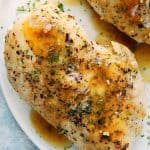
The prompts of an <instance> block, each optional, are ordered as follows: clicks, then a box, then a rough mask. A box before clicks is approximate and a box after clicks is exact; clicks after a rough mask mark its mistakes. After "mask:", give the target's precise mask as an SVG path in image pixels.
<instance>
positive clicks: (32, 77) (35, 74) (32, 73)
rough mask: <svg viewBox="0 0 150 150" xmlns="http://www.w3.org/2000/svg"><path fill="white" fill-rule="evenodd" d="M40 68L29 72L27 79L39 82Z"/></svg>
mask: <svg viewBox="0 0 150 150" xmlns="http://www.w3.org/2000/svg"><path fill="white" fill-rule="evenodd" d="M40 74H41V71H40V70H34V71H30V72H28V73H27V80H28V81H30V82H39V75H40Z"/></svg>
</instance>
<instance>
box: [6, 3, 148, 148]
mask: <svg viewBox="0 0 150 150" xmlns="http://www.w3.org/2000/svg"><path fill="white" fill-rule="evenodd" d="M5 42H6V44H5V62H6V67H7V70H8V78H9V80H10V82H11V83H12V85H13V87H14V88H15V90H16V91H17V92H18V93H19V95H20V96H21V97H22V98H23V99H24V100H26V101H27V102H28V103H29V104H30V105H31V106H32V107H33V108H34V109H35V110H36V111H37V112H39V114H41V115H42V116H43V117H44V118H45V119H46V120H47V121H48V122H49V123H50V124H52V125H53V126H54V127H55V128H57V129H58V130H59V131H60V132H61V133H63V134H64V135H65V136H66V137H68V139H70V140H71V141H72V142H73V143H74V144H75V145H76V146H77V147H78V148H79V149H80V150H110V149H111V150H126V149H130V148H131V146H132V143H133V141H134V138H135V137H136V136H137V135H138V134H139V133H140V131H141V127H142V122H143V119H144V116H145V110H144V105H145V103H144V100H145V98H144V88H143V82H142V78H141V75H140V73H139V70H138V65H137V63H136V60H135V58H134V55H133V54H132V53H131V52H130V51H129V50H128V49H127V48H126V47H125V46H123V45H121V44H119V43H116V42H110V44H108V45H97V44H96V43H94V42H91V41H89V39H88V37H87V35H86V33H85V32H84V30H83V29H82V27H80V26H79V25H78V24H77V23H76V22H75V18H74V17H73V16H71V15H69V14H66V13H64V12H62V11H61V10H60V9H58V8H57V7H55V6H51V5H45V6H42V7H40V8H38V9H37V10H36V11H34V12H31V13H29V14H28V15H27V16H26V17H24V18H22V19H20V20H19V21H17V22H16V23H15V24H14V25H13V27H12V29H11V30H10V31H9V33H8V34H7V36H6V40H5Z"/></svg>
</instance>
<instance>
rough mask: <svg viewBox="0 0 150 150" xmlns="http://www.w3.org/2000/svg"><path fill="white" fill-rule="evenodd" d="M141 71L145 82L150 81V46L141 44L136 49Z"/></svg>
mask: <svg viewBox="0 0 150 150" xmlns="http://www.w3.org/2000/svg"><path fill="white" fill-rule="evenodd" d="M135 57H136V59H137V62H138V65H139V68H140V71H141V73H142V76H143V78H144V81H145V82H150V46H149V45H146V44H141V45H139V46H138V47H137V49H136V51H135Z"/></svg>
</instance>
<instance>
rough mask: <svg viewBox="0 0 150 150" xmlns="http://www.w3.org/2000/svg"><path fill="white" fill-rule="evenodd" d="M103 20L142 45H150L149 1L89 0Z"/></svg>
mask: <svg viewBox="0 0 150 150" xmlns="http://www.w3.org/2000/svg"><path fill="white" fill-rule="evenodd" d="M88 2H89V4H90V5H91V6H92V7H93V8H94V10H95V11H96V12H97V13H98V14H99V15H100V17H101V19H104V20H105V21H107V22H109V23H111V24H113V25H115V26H116V27H117V28H118V29H119V30H121V31H122V32H124V33H126V34H128V35H129V36H130V37H131V38H133V39H135V40H136V41H137V42H140V43H147V44H150V1H149V0H88Z"/></svg>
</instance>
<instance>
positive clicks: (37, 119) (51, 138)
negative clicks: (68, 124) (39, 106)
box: [30, 110, 71, 149]
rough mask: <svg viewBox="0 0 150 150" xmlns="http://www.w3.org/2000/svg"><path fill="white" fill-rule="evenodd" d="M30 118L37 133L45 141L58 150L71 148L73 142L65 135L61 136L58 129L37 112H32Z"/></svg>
mask: <svg viewBox="0 0 150 150" xmlns="http://www.w3.org/2000/svg"><path fill="white" fill-rule="evenodd" d="M30 117H31V122H32V125H33V127H34V128H35V130H36V132H37V133H38V134H39V135H40V136H41V137H42V138H43V139H44V140H45V141H47V142H48V143H50V144H52V145H54V146H55V147H56V148H58V149H64V147H69V146H70V145H71V142H70V141H69V140H68V139H67V138H66V137H65V136H64V135H62V134H60V133H59V132H58V131H57V129H55V128H54V127H52V126H51V125H50V124H49V123H47V122H46V121H45V120H44V119H43V118H42V117H41V116H40V115H39V114H38V113H37V112H36V111H34V110H32V111H31V114H30Z"/></svg>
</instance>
